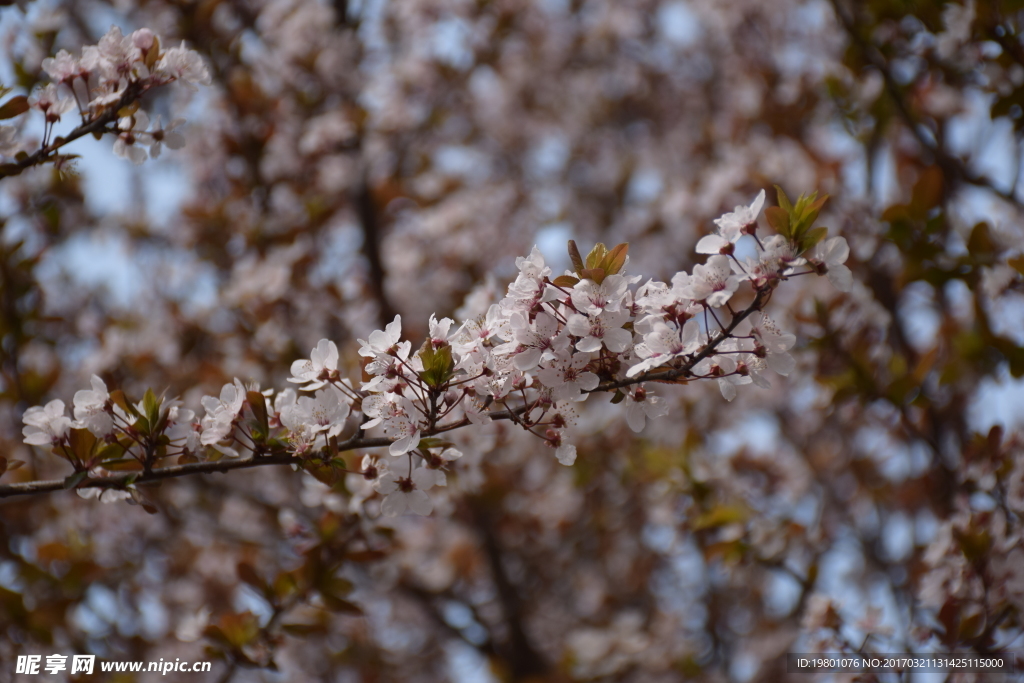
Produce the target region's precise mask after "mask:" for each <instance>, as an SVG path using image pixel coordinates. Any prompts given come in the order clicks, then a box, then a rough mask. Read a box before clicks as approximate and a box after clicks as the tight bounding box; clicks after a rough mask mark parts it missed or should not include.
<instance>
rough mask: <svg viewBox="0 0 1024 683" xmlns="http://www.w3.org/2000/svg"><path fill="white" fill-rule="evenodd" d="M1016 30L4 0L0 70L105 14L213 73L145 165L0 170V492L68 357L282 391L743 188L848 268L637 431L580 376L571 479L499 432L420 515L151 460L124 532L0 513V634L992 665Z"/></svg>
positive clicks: (583, 658)
mask: <svg viewBox="0 0 1024 683" xmlns="http://www.w3.org/2000/svg"><path fill="white" fill-rule="evenodd" d="M6 4H11V3H6ZM1022 22H1024V5H1022V3H1020V2H1017V1H1015V0H986V1H984V2H981V1H978V2H965V3H964V2H943V1H939V0H904V1H901V2H892V1H890V0H870V1H867V2H845V1H843V0H834V2H832V3H830V2H826V1H824V0H808V1H802V0H778V1H776V2H772V3H761V2H752V1H749V0H718V1H717V2H705V1H703V0H666V1H663V2H655V1H654V0H638V1H636V2H630V3H623V2H615V1H614V0H538V1H537V2H525V1H523V0H497V1H494V2H464V1H462V0H415V1H410V2H385V1H384V0H366V1H365V2H347V1H346V0H335V1H334V2H326V1H317V0H267V1H265V2H261V1H259V0H198V1H193V0H177V1H171V0H137V1H134V2H133V1H132V0H115V1H113V2H99V1H93V0H88V1H85V2H83V1H81V0H76V1H71V0H46V1H44V0H39V1H38V2H27V1H20V2H17V3H15V4H13V5H11V6H9V7H7V8H5V9H2V10H0V29H2V32H3V33H2V35H3V37H4V40H3V41H2V45H3V51H4V57H5V61H4V63H3V65H2V66H3V73H2V80H3V82H4V83H5V84H8V85H11V86H16V87H17V88H19V89H20V90H19V92H23V93H27V92H28V91H29V90H30V89H31V88H32V87H33V85H35V84H36V83H37V82H39V81H40V80H41V79H42V80H45V76H44V75H43V74H42V72H41V68H40V64H41V60H42V59H43V58H44V57H47V56H49V55H52V54H53V53H55V52H56V50H58V49H60V48H66V49H68V50H70V51H72V52H76V51H77V50H78V49H80V47H81V46H82V45H84V44H90V43H95V42H96V41H97V40H98V38H99V37H100V36H101V35H103V34H104V33H105V32H106V31H107V29H108V28H109V26H110V25H111V24H116V25H118V26H121V27H122V28H123V29H124V30H125V31H126V32H127V31H128V30H132V29H135V28H139V27H143V26H145V27H149V28H151V29H152V30H153V31H154V32H156V33H159V34H161V35H162V36H163V37H164V39H165V40H166V41H167V42H168V44H174V43H175V42H176V41H180V40H185V41H187V43H188V44H189V45H190V46H191V47H193V48H195V49H197V50H198V51H199V52H201V53H202V54H203V55H204V57H205V59H206V60H207V64H208V67H209V69H210V71H211V74H212V75H213V78H214V85H213V87H211V88H205V89H202V90H200V92H198V93H197V94H195V95H189V93H188V92H186V91H183V90H175V91H172V92H168V93H166V94H157V95H156V97H155V98H153V99H151V100H149V101H147V103H146V104H147V108H149V109H151V110H152V111H153V112H154V113H161V114H163V117H164V119H165V120H170V119H171V118H173V117H174V115H177V114H178V113H180V112H186V114H185V116H186V118H188V119H189V123H188V124H187V126H186V127H185V128H184V129H183V130H184V131H185V134H186V138H187V146H186V147H185V149H184V150H181V151H178V152H169V153H165V155H163V156H162V157H161V159H160V161H159V162H158V163H154V162H147V163H146V164H145V165H142V166H138V167H135V166H131V165H130V164H129V163H128V162H127V161H124V160H121V159H117V158H115V157H113V155H111V154H110V153H109V151H107V149H105V148H107V147H109V141H107V140H104V141H103V142H102V143H92V142H90V141H85V140H83V141H81V142H78V143H75V144H76V145H78V147H72V148H70V149H69V151H71V152H77V153H79V154H82V155H83V158H82V159H81V161H80V162H79V167H78V171H79V172H78V173H75V172H74V169H72V170H71V172H69V170H68V169H67V168H62V169H60V170H59V171H57V170H51V169H38V170H34V171H30V172H26V173H25V174H23V175H21V176H18V177H16V178H7V179H4V180H3V182H2V183H0V220H2V221H3V228H2V231H3V232H2V239H0V372H2V375H0V377H2V380H0V454H2V455H4V456H5V457H7V458H8V459H17V460H23V461H25V462H26V463H27V464H26V466H24V467H21V468H19V469H16V470H11V471H9V472H8V473H7V474H5V475H4V478H3V483H11V482H17V481H27V480H31V479H50V478H59V477H62V476H66V475H67V474H68V472H67V471H66V465H65V464H62V463H60V462H59V461H57V460H56V459H55V458H52V457H51V456H47V455H44V454H42V453H40V452H33V451H32V449H30V448H29V447H27V446H25V445H24V444H23V443H22V442H21V441H22V437H21V434H20V432H21V417H22V414H23V413H24V411H25V409H26V408H27V407H29V406H33V405H39V404H41V403H44V402H45V401H46V400H49V399H50V398H54V397H58V396H62V397H65V398H67V397H69V396H71V395H72V393H73V392H74V391H75V390H76V389H78V388H81V387H84V386H87V383H88V377H89V375H90V374H92V373H97V374H100V375H101V376H102V377H103V378H104V379H106V380H107V382H108V384H109V385H110V386H111V387H115V386H116V387H122V388H124V389H125V390H126V391H128V392H130V393H133V394H135V395H140V394H141V392H142V390H143V389H144V388H145V387H153V388H155V389H158V390H159V389H161V388H167V389H168V394H169V395H172V396H173V395H180V396H181V397H182V398H183V399H184V400H185V401H186V403H188V404H190V405H196V406H197V405H198V399H199V397H200V396H201V395H202V394H203V393H204V392H205V393H216V391H217V389H218V387H219V386H220V385H221V384H223V383H224V382H225V381H230V379H231V378H232V377H239V378H242V379H243V380H256V381H259V382H261V383H262V384H263V386H281V385H282V383H283V380H284V378H285V377H286V376H287V374H288V367H289V365H290V363H291V362H292V361H293V360H295V359H296V358H303V357H306V356H307V354H308V350H309V349H310V348H311V347H312V346H314V345H315V343H316V341H317V340H318V339H320V338H321V337H329V338H331V339H333V340H335V341H337V342H338V344H339V347H340V348H341V349H342V362H343V363H344V364H345V365H346V367H347V368H348V369H349V370H350V371H351V372H358V358H357V356H356V353H355V351H356V348H357V347H356V346H355V344H354V342H355V339H356V338H357V337H363V338H365V337H366V336H367V335H368V333H369V332H370V331H372V330H374V329H377V328H379V327H381V326H383V324H384V323H386V322H387V321H389V320H390V319H391V318H392V317H393V316H394V314H395V313H401V314H402V315H403V320H404V321H405V323H406V331H407V334H408V336H409V337H410V338H414V339H415V338H417V336H421V335H422V334H424V333H425V332H426V318H427V315H428V314H429V313H431V312H436V313H437V314H438V315H454V316H456V317H458V311H459V308H460V306H462V305H463V302H464V300H465V299H466V297H467V295H471V296H473V297H476V298H477V300H480V299H486V298H488V297H495V296H497V297H500V296H501V295H502V294H503V291H502V290H503V287H504V285H503V284H500V283H502V282H504V281H506V280H507V279H508V277H509V276H510V275H512V274H513V273H514V270H513V265H512V264H513V257H514V256H515V255H519V254H525V253H527V252H528V251H529V248H530V246H531V245H532V244H534V243H537V244H539V245H540V246H541V247H542V249H543V250H544V251H545V253H546V254H547V255H548V256H549V260H554V261H555V262H556V263H557V264H559V265H560V266H563V267H564V266H567V265H568V262H567V259H565V257H564V256H562V254H564V244H565V241H566V239H569V238H572V239H575V240H577V241H578V242H579V243H581V244H586V245H589V244H590V243H593V242H596V241H603V242H605V243H608V244H614V243H617V242H624V241H628V242H629V243H630V255H631V259H632V260H631V264H632V265H631V269H632V272H639V273H645V274H649V275H653V276H656V277H661V278H665V277H668V276H670V275H671V274H672V273H674V272H676V271H677V270H679V269H682V268H687V269H689V268H691V267H692V266H693V264H694V257H695V255H694V252H693V245H694V244H695V243H696V241H697V240H698V239H699V238H700V237H701V236H702V235H704V234H706V233H707V232H709V231H710V228H711V223H710V222H711V219H713V218H715V217H717V216H718V215H720V214H721V213H722V212H723V211H727V210H729V209H730V208H731V207H732V206H734V205H736V204H739V203H746V202H748V201H749V200H750V198H751V197H753V196H754V195H755V194H756V192H757V191H758V190H759V189H760V188H762V187H769V186H770V185H771V184H773V183H777V184H779V185H780V186H782V187H783V188H785V189H786V190H787V192H790V194H791V195H794V194H798V193H800V192H810V191H813V190H820V191H822V192H827V193H829V194H831V195H832V197H833V199H832V200H831V201H830V203H829V204H828V205H827V207H826V214H824V215H823V223H824V224H826V225H829V226H830V227H831V228H832V230H833V234H835V233H836V232H838V233H839V234H842V235H844V236H845V237H846V238H847V240H849V242H850V245H851V250H852V255H851V258H850V261H849V262H848V265H850V266H851V268H852V269H853V271H854V275H855V279H856V280H857V282H856V283H855V286H854V288H853V291H852V292H850V293H848V294H842V293H839V292H836V291H835V290H833V289H831V288H830V287H829V286H828V284H827V283H826V282H825V281H824V280H821V281H811V280H813V279H808V281H807V282H801V283H800V284H799V286H791V287H787V288H783V289H782V290H780V291H779V295H778V296H777V297H776V298H775V299H774V300H773V302H772V305H771V308H770V313H771V314H772V316H773V317H774V318H776V319H777V320H779V321H780V322H781V323H782V325H783V326H784V327H786V328H788V329H790V330H792V331H794V332H796V333H797V335H798V340H799V341H798V347H797V350H796V352H795V354H794V355H795V356H796V357H797V363H798V367H797V371H796V372H794V373H793V374H792V375H791V376H790V377H789V378H788V379H786V380H781V381H779V382H777V383H776V385H777V386H775V387H774V388H773V389H772V390H751V391H746V392H741V396H740V398H739V399H738V400H737V401H735V402H734V403H732V404H729V405H728V407H726V404H725V403H724V400H723V399H721V397H720V395H719V393H718V390H717V388H716V387H715V386H714V385H713V384H708V386H703V385H702V384H694V385H690V386H685V387H684V386H680V387H665V390H664V391H662V392H659V393H661V394H667V395H668V396H669V397H670V399H671V400H672V402H673V403H672V412H671V413H670V417H669V418H668V419H664V420H660V421H657V422H654V423H649V425H648V427H647V429H646V431H645V432H644V433H642V434H640V435H638V436H637V435H634V434H633V433H632V432H631V431H630V430H628V429H627V428H626V424H625V420H624V419H622V415H621V413H620V411H618V410H617V409H616V407H615V406H611V405H609V404H608V402H607V399H606V398H602V397H594V398H592V400H590V401H588V402H587V404H585V406H584V408H583V409H582V410H581V414H580V419H579V424H578V425H577V427H576V432H577V433H578V434H579V435H580V437H579V439H578V441H577V443H578V447H579V453H580V457H579V460H578V461H577V463H576V465H575V466H574V467H572V468H563V467H561V466H560V465H558V464H557V462H555V460H554V458H552V457H551V456H550V453H548V452H544V451H542V450H541V449H538V448H537V447H536V446H537V442H536V441H531V440H527V439H526V438H524V437H523V435H522V434H521V433H520V432H518V431H517V430H515V429H513V428H511V427H510V425H507V424H493V425H489V426H487V427H486V428H482V429H476V430H474V431H472V432H468V431H467V432H466V433H465V434H461V435H457V436H455V439H456V441H458V445H459V448H460V449H461V450H463V452H465V453H466V457H465V458H464V459H463V460H461V461H460V462H459V465H458V468H457V469H456V470H455V473H454V474H455V476H454V477H453V480H452V481H451V482H450V485H449V487H448V489H447V491H446V492H444V493H443V494H442V497H441V498H438V499H437V501H436V505H435V512H434V514H433V516H431V517H429V518H426V519H420V518H415V519H413V518H399V519H397V520H387V521H384V520H380V519H378V518H377V509H378V505H379V500H378V499H377V498H376V497H374V498H371V499H370V500H369V501H366V502H365V503H364V498H365V495H366V492H365V491H363V490H362V489H360V488H359V486H360V481H359V480H358V478H355V477H349V479H348V480H347V481H343V482H339V483H338V484H336V485H335V486H334V487H328V486H326V485H324V484H321V483H320V482H318V481H316V480H314V479H313V478H312V477H310V476H308V475H305V474H297V473H293V472H291V471H289V470H285V469H280V468H260V469H259V470H256V471H250V472H236V473H232V474H230V475H227V476H222V475H209V476H205V477H192V478H188V479H182V480H177V481H172V482H167V483H165V484H164V485H162V486H160V487H156V488H153V489H152V490H151V491H150V492H149V493H150V496H151V498H152V499H153V501H154V504H155V505H156V507H157V510H158V511H157V513H156V514H153V515H150V514H146V512H145V511H144V510H143V509H142V508H140V507H131V506H128V505H127V504H125V503H118V504H112V505H103V504H99V503H96V502H95V501H83V500H80V499H79V498H78V497H77V496H74V495H73V494H70V493H66V494H49V495H46V496H35V497H30V498H8V499H3V500H2V501H0V510H2V514H0V541H2V542H0V661H2V662H5V663H8V662H12V661H13V660H14V658H15V656H16V655H19V654H28V653H42V654H50V653H54V652H61V653H64V654H71V653H72V652H85V653H93V654H97V655H99V656H100V657H104V658H110V659H122V660H129V659H131V660H158V659H160V658H161V657H162V658H164V659H165V660H171V659H174V658H176V657H177V658H182V659H189V660H199V659H204V658H207V657H214V658H217V659H218V660H220V662H221V663H218V664H217V665H216V668H215V671H214V674H213V677H212V678H211V680H222V681H226V680H233V681H261V680H268V681H269V680H275V681H277V680H322V681H355V680H359V681H396V680H400V681H434V680H456V681H477V680H484V681H487V680H497V681H568V680H586V681H592V680H593V681H661V680H664V681H675V680H680V679H688V680H689V679H692V680H707V681H718V680H736V681H774V680H781V679H783V678H785V676H786V673H785V668H786V666H785V658H784V654H785V653H786V652H811V651H828V652H837V651H845V652H854V651H871V650H873V651H880V652H901V651H917V650H928V649H929V648H930V649H932V650H939V651H950V650H966V651H973V652H978V653H987V652H991V651H995V650H1002V649H1014V648H1015V647H1017V648H1019V646H1020V643H1021V630H1022V626H1024V624H1022V611H1021V610H1022V608H1024V574H1022V571H1024V549H1022V546H1021V543H1020V538H1021V530H1022V519H1021V515H1022V513H1024V447H1022V441H1021V436H1020V431H1019V430H1020V428H1021V426H1022V423H1024V419H1022V415H1024V410H1022V408H1021V406H1022V405H1024V394H1022V391H1021V385H1020V383H1019V382H1018V381H1017V380H1016V379H1015V378H1018V377H1020V376H1021V375H1022V374H1024V348H1022V343H1024V307H1022V303H1024V298H1022V292H1024V281H1022V273H1024V255H1022V245H1024V241H1022V223H1021V197H1022V194H1021V193H1020V191H1019V188H1018V184H1019V183H1018V177H1019V171H1020V169H1021V152H1022V147H1021V136H1022V128H1024V109H1022V107H1024V43H1022V42H1021V31H1022V30H1024V26H1022ZM25 133H26V135H32V134H37V135H38V134H39V133H41V131H37V132H35V133H33V129H32V128H31V127H29V128H26V130H25ZM90 145H91V147H90ZM558 259H562V261H561V262H559V261H558ZM350 374H351V373H350ZM539 451H540V452H539ZM62 468H64V469H62ZM353 491H355V493H354V494H353V493H352V492H353ZM361 491H363V492H362V493H361V494H360V492H361ZM432 493H433V492H432ZM5 666H7V664H5ZM275 671H277V672H279V673H274V672H275ZM192 676H193V677H194V676H195V675H194V674H193V675H192ZM97 680H98V679H97ZM168 680H170V679H168Z"/></svg>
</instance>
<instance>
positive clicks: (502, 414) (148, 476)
mask: <svg viewBox="0 0 1024 683" xmlns="http://www.w3.org/2000/svg"><path fill="white" fill-rule="evenodd" d="M770 293H771V290H769V289H762V290H758V292H757V295H756V296H755V297H754V300H753V301H752V302H751V304H750V305H749V306H747V308H745V309H744V310H742V311H740V312H739V313H737V314H736V315H735V316H734V317H733V319H732V321H730V323H729V325H728V326H727V327H726V328H725V329H724V330H723V331H722V332H721V333H720V334H719V336H718V337H716V338H715V339H713V340H711V341H710V342H709V343H708V344H707V346H705V347H704V348H703V349H702V350H701V351H700V353H697V354H694V355H693V356H691V357H690V358H689V359H688V360H687V361H686V362H685V363H684V364H683V365H681V366H678V367H670V368H667V369H664V370H654V371H652V372H647V373H643V374H640V375H638V376H636V377H630V378H627V379H623V380H617V381H614V382H605V383H603V384H601V385H599V386H598V387H597V388H595V389H593V390H591V391H588V392H585V393H594V392H599V391H612V390H614V389H620V388H623V387H628V386H633V385H634V384H641V383H643V382H652V381H672V380H675V379H678V378H681V377H687V376H688V375H689V374H690V371H691V370H692V369H693V367H694V366H696V365H697V363H699V362H701V361H702V360H704V359H705V358H707V357H708V356H711V355H712V354H714V352H715V349H716V348H717V347H718V345H719V344H721V343H722V342H723V341H724V340H725V339H728V338H729V335H730V334H731V333H732V332H733V331H734V330H735V329H736V327H737V326H738V325H739V324H740V323H741V322H742V321H743V320H745V319H747V318H748V317H750V315H751V314H753V313H754V312H756V311H759V310H761V308H762V307H763V306H764V304H765V302H766V301H767V300H768V297H769V295H770ZM529 407H530V404H527V405H523V406H518V407H516V408H506V409H504V410H496V411H494V412H491V413H488V415H489V417H490V418H491V420H511V419H513V418H515V417H518V416H519V415H522V414H523V413H524V412H526V411H527V410H528V409H529ZM469 424H470V420H469V418H463V419H462V420H459V421H457V422H453V423H450V424H443V425H437V426H436V427H435V428H433V429H429V430H424V432H423V436H433V435H435V434H442V433H444V432H450V431H452V430H455V429H460V428H462V427H466V426H468V425H469ZM393 442H394V440H393V439H388V438H382V437H377V438H367V437H359V436H358V435H357V436H355V437H352V438H351V439H348V440H347V441H344V442H342V443H339V444H338V451H339V452H345V451H352V450H356V449H359V448H382V447H384V446H390V445H391V444H392V443H393ZM305 462H306V460H305V459H303V458H301V457H296V456H294V455H291V454H287V453H276V454H273V455H266V456H259V457H252V458H247V459H245V460H218V461H217V462H198V463H189V464H187V465H173V466H170V467H160V468H157V469H153V470H151V471H143V472H139V471H137V470H136V471H131V472H124V473H120V474H115V475H112V476H109V477H88V478H86V479H83V480H82V481H81V483H79V484H78V485H77V486H76V487H75V488H115V489H116V488H124V487H125V486H128V485H130V484H148V483H152V482H156V481H162V480H164V479H175V478H177V477H185V476H189V475H193V474H210V473H213V472H221V473H224V472H230V471H231V470H243V469H249V468H251V467H262V466H264V465H301V464H303V463H305ZM64 488H65V483H64V480H63V479H53V480H48V481H29V482H24V483H20V484H3V485H0V498H10V497H13V496H23V495H29V494H34V493H47V492H51V491H60V490H63V489H64Z"/></svg>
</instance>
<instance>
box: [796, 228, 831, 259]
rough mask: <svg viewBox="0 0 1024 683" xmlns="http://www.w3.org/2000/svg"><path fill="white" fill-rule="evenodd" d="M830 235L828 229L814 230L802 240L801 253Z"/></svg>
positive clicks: (807, 233) (809, 231) (808, 232)
mask: <svg viewBox="0 0 1024 683" xmlns="http://www.w3.org/2000/svg"><path fill="white" fill-rule="evenodd" d="M827 235H828V228H812V229H811V230H808V231H807V232H806V233H805V234H804V236H803V237H802V238H800V253H801V254H802V253H803V252H805V251H807V250H808V249H810V248H811V247H813V246H814V245H815V244H817V243H818V242H820V241H822V240H823V239H825V237H826V236H827Z"/></svg>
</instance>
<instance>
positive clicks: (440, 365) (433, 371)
mask: <svg viewBox="0 0 1024 683" xmlns="http://www.w3.org/2000/svg"><path fill="white" fill-rule="evenodd" d="M420 360H422V361H423V372H422V373H420V379H422V380H423V381H424V382H425V383H426V384H427V386H429V387H435V388H436V387H439V386H441V385H443V384H444V383H445V382H447V381H448V380H450V379H451V378H452V375H453V374H455V361H454V360H453V359H452V347H451V346H442V347H441V348H439V349H437V350H434V349H433V348H431V347H430V345H429V344H427V348H424V349H423V351H422V352H421V353H420Z"/></svg>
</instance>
